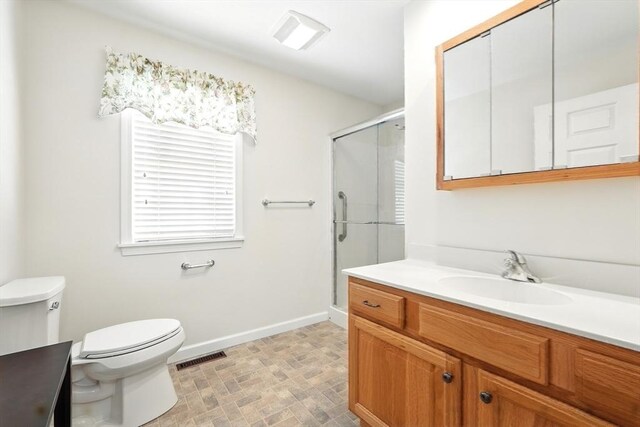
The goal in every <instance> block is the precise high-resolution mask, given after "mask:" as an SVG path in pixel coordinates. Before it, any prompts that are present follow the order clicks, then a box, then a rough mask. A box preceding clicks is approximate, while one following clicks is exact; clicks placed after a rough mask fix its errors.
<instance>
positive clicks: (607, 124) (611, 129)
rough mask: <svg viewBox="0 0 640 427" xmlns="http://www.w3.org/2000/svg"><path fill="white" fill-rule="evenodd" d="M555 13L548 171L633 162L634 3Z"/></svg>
mask: <svg viewBox="0 0 640 427" xmlns="http://www.w3.org/2000/svg"><path fill="white" fill-rule="evenodd" d="M554 8H555V10H554V13H555V16H554V20H555V23H554V25H555V46H554V49H555V51H554V74H555V90H554V97H555V100H554V101H555V102H554V120H553V127H554V138H553V141H554V147H555V150H554V167H556V168H563V167H568V168H573V167H582V166H592V165H603V164H613V163H625V162H630V161H638V147H639V146H638V19H639V10H638V9H639V2H638V1H637V0H589V1H575V0H573V1H569V0H561V1H558V2H556V3H555V4H554ZM541 114H542V115H544V116H545V117H543V118H540V119H539V120H542V121H544V120H545V119H547V118H546V116H547V112H546V111H545V112H541Z"/></svg>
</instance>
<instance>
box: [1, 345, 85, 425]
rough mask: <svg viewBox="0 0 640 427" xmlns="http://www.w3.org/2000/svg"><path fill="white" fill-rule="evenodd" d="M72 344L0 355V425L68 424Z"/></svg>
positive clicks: (69, 419)
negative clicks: (52, 420)
mask: <svg viewBox="0 0 640 427" xmlns="http://www.w3.org/2000/svg"><path fill="white" fill-rule="evenodd" d="M71 344H72V343H71V341H67V342H63V343H59V344H53V345H48V346H45V347H38V348H33V349H30V350H25V351H20V352H18V353H11V354H6V355H4V356H0V427H21V426H25V427H38V426H42V427H49V425H50V423H51V418H52V417H53V419H54V425H55V427H69V426H71ZM54 408H55V409H54Z"/></svg>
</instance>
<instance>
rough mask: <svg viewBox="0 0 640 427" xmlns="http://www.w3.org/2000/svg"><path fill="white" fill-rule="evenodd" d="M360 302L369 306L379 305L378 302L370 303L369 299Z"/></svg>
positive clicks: (375, 306) (376, 306)
mask: <svg viewBox="0 0 640 427" xmlns="http://www.w3.org/2000/svg"><path fill="white" fill-rule="evenodd" d="M362 303H363V304H364V305H366V306H367V307H371V308H378V307H380V304H375V303H373V304H372V303H370V302H369V300H364V301H362Z"/></svg>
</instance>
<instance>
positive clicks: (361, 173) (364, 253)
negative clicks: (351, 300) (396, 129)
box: [333, 126, 378, 307]
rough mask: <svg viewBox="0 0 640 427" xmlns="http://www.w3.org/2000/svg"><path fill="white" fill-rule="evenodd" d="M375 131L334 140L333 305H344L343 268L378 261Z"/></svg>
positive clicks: (345, 294)
mask: <svg viewBox="0 0 640 427" xmlns="http://www.w3.org/2000/svg"><path fill="white" fill-rule="evenodd" d="M377 140H378V128H377V126H373V127H370V128H367V129H363V130H361V131H358V132H355V133H352V134H350V135H347V136H344V137H342V138H338V139H336V140H335V141H334V163H333V165H334V170H333V173H334V181H333V182H334V192H333V206H334V211H335V212H334V219H335V224H334V227H333V228H334V238H333V241H334V257H335V272H334V273H335V280H336V283H335V292H334V301H333V303H334V305H335V306H337V307H346V305H347V278H346V276H344V275H343V274H342V273H341V271H342V269H344V268H350V267H358V266H361V265H367V264H375V263H377V262H378V229H377V227H376V226H375V225H374V224H375V222H377V220H378V207H377V206H378V194H377V193H378V189H377V186H378V173H377V164H378V152H377Z"/></svg>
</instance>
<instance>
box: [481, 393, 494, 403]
mask: <svg viewBox="0 0 640 427" xmlns="http://www.w3.org/2000/svg"><path fill="white" fill-rule="evenodd" d="M480 400H482V403H486V404H489V403H491V401H492V400H493V395H492V394H491V393H489V392H488V391H483V392H480Z"/></svg>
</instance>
